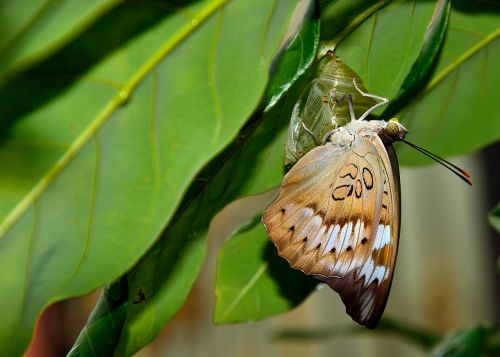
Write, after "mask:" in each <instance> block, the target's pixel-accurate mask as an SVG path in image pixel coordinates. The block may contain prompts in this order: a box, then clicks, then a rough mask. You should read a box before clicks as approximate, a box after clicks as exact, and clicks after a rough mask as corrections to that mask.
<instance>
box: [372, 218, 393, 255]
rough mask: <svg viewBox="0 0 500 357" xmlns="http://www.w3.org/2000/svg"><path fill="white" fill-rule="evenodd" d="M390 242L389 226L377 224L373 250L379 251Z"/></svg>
mask: <svg viewBox="0 0 500 357" xmlns="http://www.w3.org/2000/svg"><path fill="white" fill-rule="evenodd" d="M390 242H391V227H390V226H389V225H387V226H384V225H383V224H379V226H378V230H377V235H376V236H375V244H374V245H373V248H374V249H380V248H382V247H383V246H384V245H386V244H389V243H390Z"/></svg>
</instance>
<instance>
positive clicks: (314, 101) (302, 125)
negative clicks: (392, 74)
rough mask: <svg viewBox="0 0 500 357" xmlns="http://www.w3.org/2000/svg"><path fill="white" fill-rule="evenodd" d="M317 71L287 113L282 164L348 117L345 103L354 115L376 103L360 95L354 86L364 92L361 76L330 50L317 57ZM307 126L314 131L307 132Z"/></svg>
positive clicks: (292, 162)
mask: <svg viewBox="0 0 500 357" xmlns="http://www.w3.org/2000/svg"><path fill="white" fill-rule="evenodd" d="M319 68H320V70H319V74H318V76H317V77H316V78H314V79H313V80H312V81H311V82H310V83H309V84H308V85H307V86H306V88H305V89H304V90H303V92H302V94H301V96H300V97H299V99H298V100H297V102H296V104H295V106H294V108H293V111H292V115H291V120H290V126H289V129H288V135H287V139H286V146H285V166H292V165H293V164H295V163H296V162H297V161H298V160H299V159H300V158H301V157H302V156H304V155H305V154H306V153H307V152H308V151H309V150H311V149H313V148H314V147H316V146H318V144H321V142H318V140H315V137H319V138H322V137H323V136H324V135H325V134H326V133H327V132H329V131H331V130H332V129H334V128H336V127H338V126H341V125H344V124H346V123H347V122H349V121H350V119H351V116H350V110H351V109H350V108H349V105H350V104H352V103H354V105H353V106H352V110H353V112H354V115H356V116H358V115H361V114H363V113H364V112H366V111H367V110H368V109H370V108H371V107H372V106H374V105H375V104H376V102H375V100H374V99H373V98H371V97H365V96H362V95H361V94H360V93H359V92H358V91H357V90H356V89H355V87H354V85H353V79H355V80H356V83H357V85H358V87H359V88H360V89H361V90H362V91H364V92H366V89H365V88H364V86H363V83H362V81H361V78H360V77H359V76H358V75H357V74H356V73H355V72H354V71H353V70H352V69H351V68H350V67H349V66H347V65H346V64H345V63H344V62H343V61H342V60H341V59H340V58H339V57H338V56H337V55H335V54H334V53H333V51H328V53H327V55H326V56H325V57H324V58H323V59H322V60H321V62H320V65H319ZM307 130H310V131H311V132H314V133H315V135H314V136H311V135H309V133H308V132H307Z"/></svg>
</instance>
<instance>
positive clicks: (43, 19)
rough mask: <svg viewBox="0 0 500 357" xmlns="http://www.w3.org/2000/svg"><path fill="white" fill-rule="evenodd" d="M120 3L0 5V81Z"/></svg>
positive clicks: (27, 0) (6, 0)
mask: <svg viewBox="0 0 500 357" xmlns="http://www.w3.org/2000/svg"><path fill="white" fill-rule="evenodd" d="M119 2H120V1H119V0H104V1H103V0H86V1H71V0H63V1H34V0H23V1H18V0H2V2H1V3H0V33H1V34H2V36H0V54H1V56H0V82H1V81H2V79H4V78H5V77H6V76H8V75H10V76H12V74H13V73H9V72H13V71H19V70H20V69H21V68H25V67H26V66H28V65H29V64H31V63H32V62H34V61H36V60H38V59H40V58H43V57H44V56H46V55H47V54H49V53H51V52H53V51H54V50H55V49H57V48H59V47H60V46H61V45H63V44H64V43H66V42H68V41H69V40H70V39H71V38H73V37H75V36H76V35H77V34H78V33H80V32H81V31H83V30H85V28H87V27H88V26H89V25H91V24H92V23H93V22H95V21H96V20H97V19H98V18H99V17H101V16H102V15H103V14H105V13H106V12H108V11H109V10H110V9H111V8H113V7H114V6H116V4H118V3H119Z"/></svg>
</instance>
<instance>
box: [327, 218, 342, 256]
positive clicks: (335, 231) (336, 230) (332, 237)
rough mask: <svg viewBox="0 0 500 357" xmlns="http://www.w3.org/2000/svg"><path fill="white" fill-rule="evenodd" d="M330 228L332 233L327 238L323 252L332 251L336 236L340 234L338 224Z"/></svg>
mask: <svg viewBox="0 0 500 357" xmlns="http://www.w3.org/2000/svg"><path fill="white" fill-rule="evenodd" d="M331 228H333V232H331V234H330V236H329V237H328V242H327V243H326V247H325V252H329V251H330V250H332V248H333V246H334V245H335V241H336V240H337V236H338V235H339V232H340V226H339V225H338V224H336V225H335V226H331V227H330V230H331ZM330 230H328V232H330Z"/></svg>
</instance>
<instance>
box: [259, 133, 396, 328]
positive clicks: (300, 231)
mask: <svg viewBox="0 0 500 357" xmlns="http://www.w3.org/2000/svg"><path fill="white" fill-rule="evenodd" d="M388 150H389V152H390V154H389V153H388V151H387V149H386V148H385V147H384V145H383V143H382V141H381V140H380V138H379V137H378V135H376V134H372V135H370V136H368V137H362V138H358V139H356V140H355V141H354V142H353V145H352V148H346V147H340V146H334V145H332V144H326V145H324V146H320V147H317V148H315V149H313V150H311V151H310V152H309V153H308V154H307V155H305V156H304V157H303V158H302V159H301V160H299V162H298V163H297V164H296V165H295V166H294V167H293V168H292V169H291V170H290V171H289V172H288V174H287V175H286V176H285V178H284V179H283V182H282V185H281V190H280V192H279V194H278V196H277V197H276V199H275V200H274V201H273V202H272V203H271V204H270V205H269V207H268V208H267V209H266V210H265V211H264V214H263V218H262V221H263V223H264V224H265V226H266V230H267V233H268V235H269V238H270V239H271V240H272V241H273V242H274V244H275V245H276V247H277V248H278V253H279V254H280V255H281V256H282V257H284V258H285V259H287V260H288V261H289V262H290V265H291V266H292V267H294V268H296V269H300V270H302V271H303V272H304V273H306V274H309V275H313V276H315V277H317V278H318V279H320V280H322V281H324V282H325V283H327V284H328V285H329V286H330V287H331V288H332V289H334V290H336V291H337V292H338V293H339V294H340V296H341V297H342V300H343V302H344V304H345V305H346V307H347V312H348V314H349V315H350V316H351V317H352V318H353V319H354V320H355V321H357V322H358V323H360V324H362V325H365V326H367V327H371V328H372V327H375V326H376V324H377V323H378V321H379V319H380V316H381V315H382V313H383V310H384V308H385V304H386V302H387V297H388V294H389V290H390V286H391V281H392V275H393V271H394V265H395V260H396V253H397V245H398V240H399V214H400V200H399V174H398V172H397V162H395V161H394V160H395V159H396V156H395V154H394V152H393V151H392V147H389V148H388ZM393 170H395V171H393Z"/></svg>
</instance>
